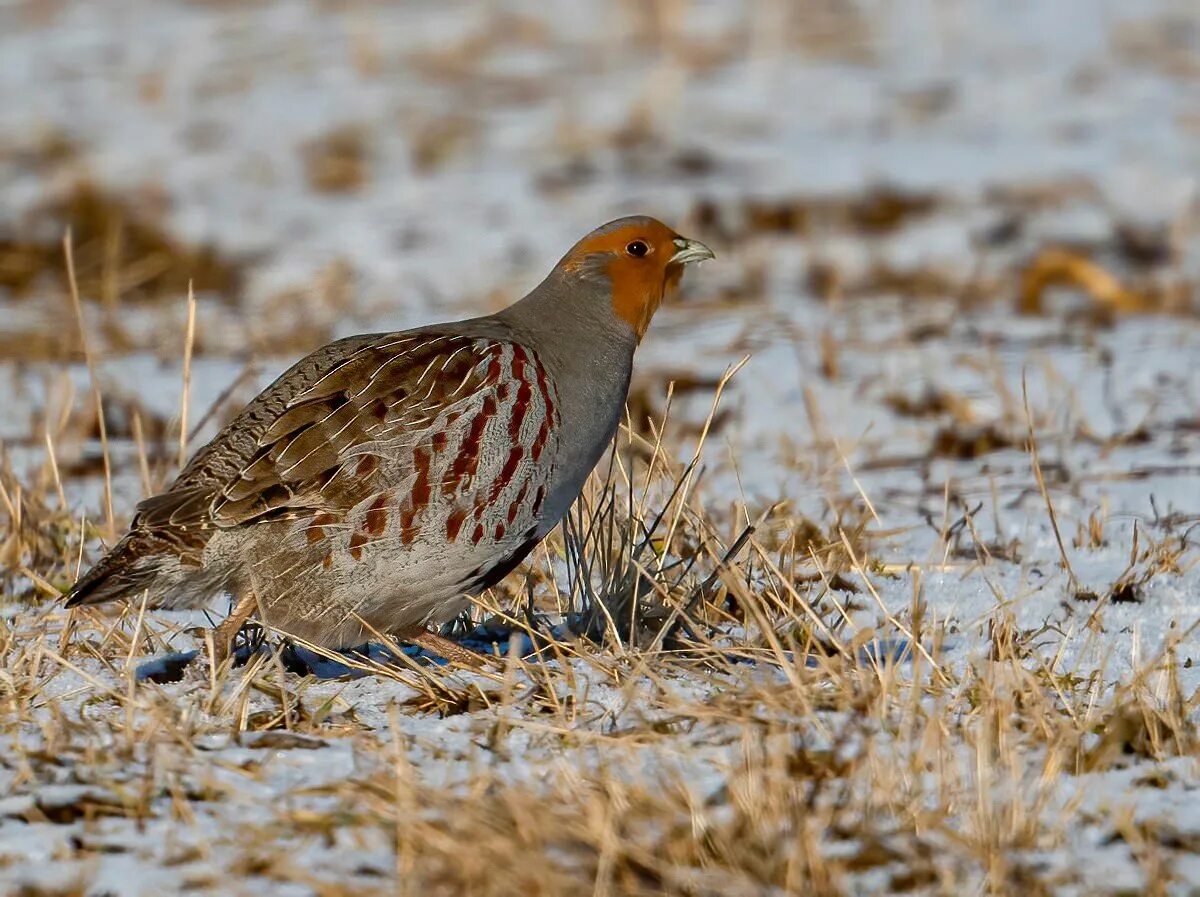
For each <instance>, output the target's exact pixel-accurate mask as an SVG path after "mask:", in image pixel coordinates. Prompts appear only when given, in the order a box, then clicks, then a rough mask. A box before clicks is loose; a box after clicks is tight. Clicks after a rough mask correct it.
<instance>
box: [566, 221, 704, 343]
mask: <svg viewBox="0 0 1200 897" xmlns="http://www.w3.org/2000/svg"><path fill="white" fill-rule="evenodd" d="M704 258H712V252H711V251H709V249H708V248H707V247H705V246H704V245H703V244H701V243H697V242H695V241H694V240H686V239H684V238H683V237H681V236H679V234H677V233H675V231H673V230H671V229H670V228H669V227H667V226H666V225H665V224H663V223H662V222H661V221H657V220H655V219H654V218H627V219H622V220H621V221H618V222H613V223H612V224H608V225H605V226H604V227H602V228H600V229H599V230H596V231H593V232H592V233H591V234H589V235H588V236H586V237H584V238H583V239H582V240H580V241H579V243H577V244H576V245H575V248H574V249H572V250H571V252H570V253H569V254H568V255H567V257H566V258H565V259H564V260H563V267H564V269H565V270H567V271H578V270H581V269H584V268H587V269H591V270H598V271H600V272H602V273H603V274H604V275H605V276H606V277H607V278H608V280H609V282H610V283H611V284H612V303H613V311H615V312H616V314H617V315H618V316H619V317H620V318H622V319H623V320H624V321H625V322H626V323H628V324H629V326H630V327H632V328H633V331H634V333H636V334H637V337H638V339H641V338H642V335H643V334H645V332H646V329H647V328H648V327H649V326H650V319H651V318H652V317H654V313H655V312H656V311H657V310H658V306H659V305H660V304H661V303H662V300H663V296H664V295H665V294H666V293H667V292H668V291H669V290H673V289H674V288H675V287H676V286H677V285H678V284H679V278H680V277H681V276H682V275H683V266H684V265H685V264H687V263H688V262H692V261H700V260H701V259H704Z"/></svg>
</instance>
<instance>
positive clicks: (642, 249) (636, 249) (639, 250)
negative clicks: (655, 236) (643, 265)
mask: <svg viewBox="0 0 1200 897" xmlns="http://www.w3.org/2000/svg"><path fill="white" fill-rule="evenodd" d="M625 251H626V252H628V253H629V254H630V255H632V256H633V257H634V258H638V259H640V258H641V257H642V256H644V255H645V254H646V253H647V252H649V251H650V247H649V246H647V245H646V244H645V243H644V242H642V241H641V240H634V241H633V242H632V243H630V244H629V245H628V246H626V247H625Z"/></svg>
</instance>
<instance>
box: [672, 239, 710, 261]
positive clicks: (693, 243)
mask: <svg viewBox="0 0 1200 897" xmlns="http://www.w3.org/2000/svg"><path fill="white" fill-rule="evenodd" d="M713 258H716V255H715V254H714V253H713V251H712V250H711V249H709V248H708V247H707V246H705V245H704V244H703V243H701V242H700V241H699V240H688V239H685V238H684V237H676V238H675V254H674V255H673V256H671V259H670V262H669V264H672V265H686V264H688V262H703V261H704V260H706V259H713Z"/></svg>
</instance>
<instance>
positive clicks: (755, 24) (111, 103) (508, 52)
mask: <svg viewBox="0 0 1200 897" xmlns="http://www.w3.org/2000/svg"><path fill="white" fill-rule="evenodd" d="M0 35H2V37H0V389H3V390H4V394H5V396H6V398H5V400H4V403H3V407H4V411H3V412H2V413H0V439H3V441H4V445H5V446H6V449H7V451H8V452H9V453H10V457H11V458H12V459H13V463H14V464H17V465H18V466H20V465H21V464H26V465H29V464H32V465H35V466H36V465H44V464H45V463H46V453H45V441H46V436H47V434H49V435H50V438H51V439H52V440H53V441H54V442H55V444H56V445H57V446H58V449H59V451H60V454H61V458H60V461H61V463H62V465H63V467H64V473H65V474H68V475H77V476H68V477H67V479H68V480H71V481H72V482H75V481H78V482H79V483H82V484H86V483H87V482H88V481H89V479H90V480H91V481H93V482H94V481H95V477H96V475H97V474H98V472H99V458H100V453H99V447H98V444H97V442H96V439H95V437H96V435H97V434H96V433H95V425H94V420H95V415H94V409H92V408H91V407H90V406H89V402H90V401H91V399H90V397H89V394H88V392H87V389H86V386H87V382H88V380H87V372H86V368H85V366H84V364H83V360H84V356H83V351H82V350H83V346H82V343H81V341H80V338H79V333H78V330H79V328H77V327H76V324H75V317H74V313H73V312H72V307H71V303H70V299H69V291H68V290H67V288H66V279H65V274H64V266H63V251H62V236H63V233H64V230H65V229H67V228H70V230H71V233H72V240H73V245H74V256H75V263H76V268H77V273H78V281H79V288H80V291H81V294H82V304H83V319H84V321H85V328H84V329H85V330H86V332H87V334H88V340H89V343H90V348H91V350H92V352H93V354H94V355H95V356H96V359H97V365H98V371H99V376H100V379H101V383H102V386H103V391H104V395H105V400H106V403H107V405H108V407H107V408H106V417H107V419H108V422H109V434H110V436H112V438H113V441H114V459H115V460H114V465H115V470H114V473H115V480H114V482H115V488H116V493H117V494H116V504H117V507H118V511H119V512H120V511H122V510H125V511H127V510H128V509H129V508H130V507H131V505H132V502H133V501H134V500H135V499H136V498H137V497H138V495H139V494H140V493H142V492H143V491H145V490H146V489H147V488H149V487H151V486H153V485H156V484H157V483H158V482H161V480H162V478H163V477H164V476H166V475H167V473H168V471H169V469H170V465H171V464H172V463H173V461H174V459H175V455H176V441H177V438H178V437H177V431H178V427H179V423H178V417H179V407H180V395H181V387H180V381H181V360H182V357H183V354H184V345H185V338H186V337H185V334H186V332H187V326H186V320H187V314H188V311H187V301H186V295H187V290H188V284H189V282H190V283H192V284H193V285H194V289H195V295H196V300H197V306H196V319H195V336H194V349H195V361H194V365H193V371H192V377H191V387H190V394H191V407H192V412H191V419H190V423H191V424H193V425H194V424H196V423H197V422H199V423H200V424H201V426H200V429H199V432H198V433H197V438H203V436H204V435H206V434H208V433H211V432H212V431H213V429H214V428H215V427H216V426H217V424H219V423H220V422H221V420H222V419H223V417H224V416H225V415H226V414H228V413H229V412H231V411H232V410H235V409H236V408H237V407H239V406H240V402H241V401H243V400H245V399H247V398H249V397H250V396H251V395H252V394H253V393H254V391H255V390H256V389H257V388H258V387H259V386H261V385H262V384H263V383H264V382H266V381H267V380H269V379H270V378H271V377H273V376H274V375H275V374H276V373H278V372H279V371H280V370H281V369H282V368H283V367H284V366H285V365H286V364H288V363H290V361H291V360H292V359H294V358H295V357H297V356H299V355H300V354H302V353H304V352H306V351H308V350H310V349H312V348H314V347H316V346H317V345H319V344H321V343H323V342H325V341H327V340H329V339H331V338H334V337H336V336H341V335H345V334H347V333H352V332H359V331H367V330H382V329H391V328H399V327H404V326H409V325H413V324H417V323H423V322H427V321H431V320H443V319H446V318H450V317H458V316H468V315H472V314H477V313H484V312H488V311H491V310H494V309H496V308H498V307H500V306H502V305H504V304H506V303H507V302H509V301H511V300H512V299H514V298H516V297H518V296H520V295H521V294H523V293H524V292H525V291H526V290H527V289H528V288H529V287H531V286H532V285H533V284H534V283H536V282H537V281H538V280H539V279H540V278H541V277H542V276H543V275H544V273H545V272H546V271H547V270H548V269H549V267H550V266H551V265H552V264H553V263H554V261H556V260H557V259H558V257H559V256H560V255H561V254H562V253H563V252H564V251H565V250H566V249H567V248H568V247H569V246H570V245H571V243H572V242H573V241H574V240H575V239H576V238H578V237H579V236H580V235H582V234H583V233H585V232H586V231H588V230H589V229H591V228H592V227H594V226H596V225H598V224H599V223H601V222H603V221H605V220H608V219H610V218H613V217H615V216H618V215H621V214H627V213H632V212H640V213H647V214H653V215H656V216H659V217H661V218H663V219H665V220H666V221H668V222H669V223H672V224H673V225H674V226H676V227H677V229H679V230H680V231H682V232H684V233H686V234H688V235H690V236H695V237H697V238H700V239H703V240H705V241H706V242H709V243H710V244H711V245H713V247H714V248H715V249H716V250H717V253H718V259H717V260H716V261H715V262H713V263H710V264H707V265H705V266H703V268H702V269H700V270H698V271H695V272H693V273H691V274H690V275H689V279H688V284H687V289H686V291H685V294H684V296H682V297H681V299H680V301H679V302H677V303H675V304H673V305H672V306H671V307H670V308H668V309H666V310H665V311H664V312H663V313H662V315H661V317H660V318H659V319H658V320H657V321H656V323H655V327H654V329H653V330H652V333H651V335H650V337H649V339H648V340H647V343H646V346H645V347H644V350H643V355H642V360H641V364H640V367H639V371H638V375H637V381H636V383H635V386H634V390H633V395H632V400H631V401H632V410H633V413H634V417H635V420H639V419H643V418H644V417H646V416H648V415H655V414H658V413H661V410H662V408H663V405H664V402H665V395H666V384H667V383H668V382H670V381H674V382H675V383H676V390H677V393H678V395H679V399H678V408H677V414H678V415H679V416H680V420H681V421H682V422H686V421H687V420H689V419H693V420H698V419H700V418H702V417H703V415H704V413H706V411H707V409H708V405H709V401H710V398H711V392H712V385H713V384H714V383H715V379H716V377H717V376H719V375H720V373H721V372H722V371H723V370H724V369H725V368H726V367H727V366H728V365H729V364H731V363H734V362H736V361H737V360H738V359H740V358H741V357H742V356H744V355H750V356H751V361H750V363H749V364H748V365H747V366H746V367H745V368H744V369H743V370H742V371H741V372H740V373H739V374H738V376H737V378H735V382H734V384H733V387H732V389H731V396H732V398H731V400H730V401H729V402H727V404H726V406H725V412H724V413H722V414H721V415H720V416H719V417H718V420H717V424H718V429H717V432H718V434H719V435H720V438H721V446H722V447H721V448H720V449H719V450H718V451H716V452H715V453H714V457H713V458H712V459H711V463H712V465H713V466H714V468H716V469H718V472H720V471H721V470H724V471H725V474H724V475H725V476H726V479H725V480H721V479H720V476H718V478H717V482H725V483H726V484H727V485H728V487H729V490H730V492H729V493H728V494H729V495H730V496H731V497H732V496H734V495H738V494H740V495H741V496H743V497H747V498H753V497H754V496H758V497H759V498H761V500H763V501H768V500H774V499H775V498H778V497H780V496H781V495H785V496H788V497H791V498H794V499H795V500H796V501H798V502H801V503H803V502H804V501H806V500H811V502H813V503H814V504H815V505H816V506H818V507H819V506H822V505H823V504H824V503H825V500H826V497H827V492H828V488H829V486H830V482H831V481H830V480H829V478H830V477H832V478H834V479H836V478H837V477H839V476H842V475H843V474H844V473H845V470H844V465H843V461H844V460H846V459H849V460H852V461H853V462H854V463H855V465H856V466H860V467H862V468H863V470H864V471H865V472H864V476H868V477H869V476H872V475H873V474H872V471H877V472H880V473H878V474H877V476H878V477H879V478H881V482H880V483H879V484H878V488H879V489H880V490H882V493H884V494H888V495H893V494H894V495H895V496H896V497H897V498H896V500H897V502H899V504H898V505H897V507H901V508H904V513H905V515H906V519H907V516H911V513H912V512H913V511H915V510H917V509H918V508H919V507H920V506H921V505H922V502H924V501H925V500H926V498H927V497H928V496H927V495H926V494H925V493H927V492H929V491H930V490H928V489H924V487H923V486H921V485H920V484H921V483H924V484H926V485H927V484H928V483H929V482H933V481H937V482H938V483H939V484H940V483H941V482H942V481H941V480H940V479H938V477H936V476H932V477H931V475H930V474H929V465H930V464H932V463H941V462H942V461H945V462H946V463H950V464H954V463H959V462H963V461H974V460H976V459H978V458H980V457H984V456H987V455H989V454H990V453H993V452H1003V451H1005V450H1006V449H1012V448H1014V446H1015V443H1016V441H1017V440H1018V439H1019V438H1020V434H1021V433H1023V432H1024V430H1025V427H1026V420H1025V416H1024V413H1023V411H1022V409H1021V401H1020V378H1021V372H1026V375H1027V377H1028V379H1029V389H1030V396H1031V400H1032V403H1033V407H1034V412H1035V416H1036V418H1037V424H1038V426H1039V427H1041V426H1046V427H1047V428H1049V429H1051V430H1052V431H1053V432H1058V433H1069V434H1072V435H1077V434H1079V433H1080V432H1086V433H1088V434H1091V435H1092V436H1093V437H1094V439H1093V441H1092V442H1087V441H1086V440H1085V441H1084V442H1082V443H1080V444H1079V448H1078V451H1079V452H1082V453H1083V455H1082V456H1081V457H1082V458H1083V460H1085V461H1087V462H1088V463H1091V461H1092V460H1093V456H1094V458H1101V459H1103V458H1109V457H1110V456H1111V450H1112V449H1113V448H1114V446H1117V447H1122V446H1126V445H1127V444H1130V442H1131V441H1130V440H1128V439H1125V437H1126V436H1128V434H1129V433H1131V432H1134V431H1135V430H1137V428H1139V427H1141V428H1143V429H1144V430H1145V431H1146V432H1148V433H1154V432H1156V431H1155V430H1154V428H1155V427H1156V426H1158V425H1161V426H1162V427H1168V428H1169V432H1168V431H1167V430H1164V431H1163V432H1164V435H1163V436H1162V438H1163V440H1164V443H1163V445H1161V446H1159V448H1162V449H1164V450H1166V449H1170V450H1173V451H1175V452H1176V453H1177V454H1178V453H1179V452H1184V453H1186V452H1189V451H1191V450H1193V449H1194V448H1195V445H1194V442H1188V441H1187V440H1194V439H1195V436H1194V433H1193V432H1192V431H1191V430H1188V429H1187V428H1186V427H1180V426H1177V424H1178V421H1179V420H1190V419H1192V418H1193V417H1194V416H1195V415H1196V408H1197V404H1198V403H1200V398H1198V396H1200V383H1198V382H1197V376H1198V375H1197V373H1196V368H1197V367H1200V366H1198V365H1196V364H1195V359H1196V357H1197V356H1196V354H1195V353H1196V349H1197V333H1196V327H1195V323H1194V318H1195V314H1196V311H1197V305H1198V304H1200V300H1198V299H1197V295H1196V287H1195V283H1196V279H1197V276H1198V274H1200V253H1198V251H1197V250H1198V248H1200V237H1198V235H1197V214H1198V213H1197V198H1196V197H1197V172H1198V171H1200V7H1198V6H1197V4H1196V3H1195V2H1193V0H1132V2H1120V3H1117V2H1097V0H1055V2H1052V3H1048V2H1044V0H859V2H849V0H790V2H784V0H754V2H747V3H742V2H733V0H690V2H689V0H656V2H633V0H628V2H607V3H586V2H567V0H558V2H543V0H538V2H519V0H505V2H500V0H493V2H461V3H442V2H407V3H394V4H393V3H382V2H348V3H333V2H324V3H322V2H316V3H299V2H272V0H261V2H248V3H240V2H221V0H192V2H180V0H176V2H165V0H153V2H150V0H145V2H140V0H120V2H105V3H95V2H91V3H89V2H70V0H26V2H9V3H6V4H4V5H3V7H2V8H0ZM1180 322H1184V323H1180ZM1047 359H1050V360H1049V361H1047ZM64 363H66V364H64ZM64 371H65V373H64ZM1098 384H1102V385H1103V388H1100V386H1098ZM223 397H224V403H223V404H221V405H219V406H218V407H217V408H216V410H215V411H214V412H213V413H212V414H211V415H204V412H205V411H206V410H207V409H210V408H212V406H213V405H214V403H215V402H217V401H218V400H219V399H222V398H223ZM1154 438H1157V436H1155V437H1154ZM1114 440H1115V441H1114ZM139 441H140V442H142V443H143V445H144V446H145V447H146V456H147V458H148V460H149V463H148V464H146V465H141V466H140V467H139V462H138V460H137V459H138V452H137V451H136V449H135V444H136V443H137V442H139ZM1139 444H1141V443H1139ZM1097 446H1098V447H1097ZM1012 454H1013V455H1015V456H1016V457H1015V458H1014V459H1013V461H1012V464H1013V469H1014V470H1016V469H1020V470H1021V471H1022V472H1023V474H1027V472H1028V470H1027V462H1026V461H1025V460H1024V458H1023V457H1022V453H1020V452H1013V453H1012ZM1001 457H1002V456H1001ZM1112 463H1113V464H1114V465H1115V466H1116V467H1122V466H1125V467H1127V466H1128V465H1129V464H1130V463H1133V461H1131V460H1130V459H1129V458H1128V457H1117V458H1116V460H1113V461H1112ZM1000 467H1001V468H1002V465H1000ZM991 469H992V471H993V472H994V471H995V470H996V469H997V466H996V465H994V464H993V465H992V468H991ZM972 472H977V471H972ZM47 476H49V474H48V473H47ZM906 478H909V479H913V478H915V480H914V482H916V483H917V485H912V483H907V481H906ZM962 479H963V481H964V482H965V481H966V480H967V479H969V477H968V476H967V474H964V476H963V477H962ZM909 486H912V488H911V489H909ZM70 488H72V489H74V488H76V487H75V486H74V485H72V486H70ZM80 488H83V487H80ZM847 488H848V487H847ZM964 488H965V489H967V488H968V487H966V486H964ZM1001 488H1002V489H1003V488H1004V483H1003V482H1002V483H1001ZM1012 488H1013V489H1014V490H1017V491H1018V492H1019V490H1020V489H1021V488H1024V487H1023V486H1020V485H1018V484H1016V483H1015V482H1014V484H1013V487H1012ZM1141 488H1142V491H1143V492H1144V486H1143V487H1141ZM906 490H907V491H906ZM851 491H854V490H851ZM932 491H933V492H936V493H937V495H936V496H935V500H936V502H940V501H941V494H940V486H939V487H938V489H934V490H932ZM81 494H82V495H83V496H84V497H85V498H86V500H87V501H88V502H89V503H90V504H89V510H90V511H91V512H92V513H93V514H94V513H96V510H97V505H96V495H97V493H96V492H94V491H91V492H88V491H87V490H86V488H85V489H84V491H83V492H82V493H81ZM1138 494H1139V495H1140V494H1141V493H1138ZM1130 501H1131V502H1133V503H1135V504H1136V503H1138V502H1139V501H1141V499H1139V498H1137V497H1136V496H1135V497H1134V498H1131V499H1130ZM905 502H907V505H906V504H905Z"/></svg>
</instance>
